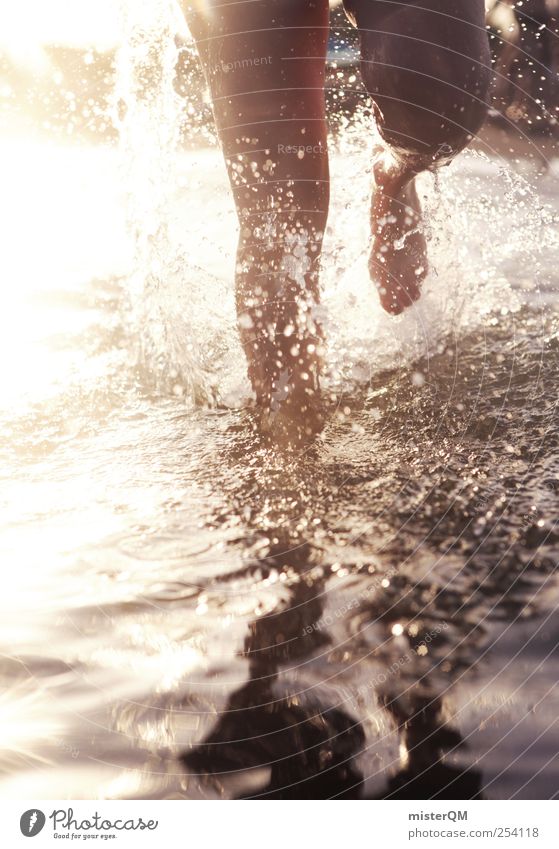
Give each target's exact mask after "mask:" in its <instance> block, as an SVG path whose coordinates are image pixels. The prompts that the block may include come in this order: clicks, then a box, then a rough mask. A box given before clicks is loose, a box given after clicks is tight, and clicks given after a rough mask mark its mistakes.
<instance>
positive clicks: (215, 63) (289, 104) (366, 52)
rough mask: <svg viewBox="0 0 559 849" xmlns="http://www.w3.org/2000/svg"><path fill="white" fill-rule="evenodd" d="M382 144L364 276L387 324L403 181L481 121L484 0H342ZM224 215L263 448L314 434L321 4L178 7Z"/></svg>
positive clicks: (415, 207) (417, 215)
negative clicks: (209, 109) (212, 128)
mask: <svg viewBox="0 0 559 849" xmlns="http://www.w3.org/2000/svg"><path fill="white" fill-rule="evenodd" d="M346 11H347V14H348V17H349V19H350V20H351V22H352V23H353V24H354V25H355V26H357V27H358V29H359V35H360V43H361V71H362V78H363V82H364V84H365V86H366V88H367V90H368V92H369V94H370V95H371V97H372V99H373V103H374V107H375V113H376V118H377V124H378V128H379V131H380V133H381V136H382V137H383V140H384V142H385V146H386V147H385V149H384V150H383V151H382V152H380V153H376V154H375V161H374V163H373V166H374V167H373V170H374V175H375V186H374V188H373V200H372V205H371V213H372V215H371V236H372V249H371V257H370V263H369V267H370V271H371V278H372V280H373V282H374V283H375V284H376V286H377V288H378V290H379V294H380V299H381V303H382V306H383V307H384V309H386V310H387V311H388V312H390V313H393V314H397V313H399V312H402V311H403V310H404V309H405V308H406V307H407V306H409V305H410V304H411V303H413V302H414V301H416V300H417V299H418V298H419V296H420V291H421V283H422V281H423V279H424V277H425V275H426V273H427V269H428V262H427V256H426V244H425V238H424V235H423V233H422V220H421V208H420V205H419V201H418V198H417V194H416V191H415V186H414V181H415V178H416V176H417V174H419V173H420V172H421V171H424V170H426V169H432V168H434V167H436V166H437V165H438V164H440V163H441V162H447V161H449V160H450V159H452V157H453V156H455V155H456V154H457V153H458V152H459V151H460V150H462V149H463V148H464V147H465V146H466V145H467V144H468V142H469V141H470V140H471V138H472V137H473V135H474V134H475V133H476V132H477V130H478V129H479V127H480V125H481V124H482V122H483V119H484V116H485V112H486V100H487V92H488V88H489V83H490V76H491V75H490V70H489V68H490V55H489V48H488V42H487V35H486V31H485V21H484V3H483V0H414V5H413V6H412V5H410V4H409V3H402V2H396V0H346ZM185 13H186V17H187V21H188V23H189V26H190V29H191V32H192V33H193V35H194V37H195V39H196V42H197V46H198V51H199V54H200V57H201V61H202V64H203V66H204V70H205V74H206V78H207V80H208V84H209V86H210V90H211V94H212V99H213V106H214V116H215V122H216V126H217V130H218V134H219V138H220V142H221V146H222V149H223V153H224V156H225V161H226V165H227V169H228V174H229V179H230V182H231V187H232V191H233V195H234V199H235V204H236V207H237V212H238V217H239V225H240V233H239V244H238V251H237V263H236V298H237V312H238V318H239V330H240V334H241V339H242V342H243V347H244V350H245V353H246V356H247V360H248V371H249V377H250V379H251V382H252V386H253V389H254V391H255V394H256V398H257V403H258V406H259V408H260V409H261V410H262V426H263V428H264V429H265V430H267V431H269V432H270V433H271V434H272V435H273V436H274V438H277V439H280V441H281V440H282V439H286V440H287V441H289V442H293V441H295V442H297V441H298V440H301V439H302V440H304V439H306V438H308V437H310V436H312V435H313V434H314V433H316V432H317V431H319V430H320V429H321V427H322V423H323V419H324V417H323V414H322V411H321V402H320V391H319V373H320V365H321V352H322V339H323V337H322V331H321V327H320V321H319V312H318V310H317V306H318V301H319V282H318V271H319V262H320V253H321V249H322V239H323V234H324V230H325V227H326V222H327V215H328V202H329V170H328V154H327V132H326V115H325V108H324V80H325V60H326V52H327V43H328V23H329V7H328V0H261V2H257V3H255V2H250V0H246V2H238V0H235V1H234V2H233V0H204V2H202V0H190V2H189V3H186V4H185Z"/></svg>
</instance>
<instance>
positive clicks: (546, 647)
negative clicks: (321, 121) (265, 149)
mask: <svg viewBox="0 0 559 849" xmlns="http://www.w3.org/2000/svg"><path fill="white" fill-rule="evenodd" d="M338 147H339V150H338V151H337V152H336V153H335V154H334V160H333V168H332V170H333V173H334V175H335V176H334V198H333V205H332V213H331V218H330V229H329V233H328V239H327V245H326V250H325V273H324V288H325V297H324V304H325V313H324V322H325V325H326V327H327V331H328V338H329V353H328V374H327V378H326V388H327V392H328V396H329V399H330V400H329V404H330V415H329V420H328V424H327V427H326V430H325V433H324V436H323V438H322V439H321V440H320V441H318V442H317V443H316V445H315V446H313V447H312V448H310V449H308V450H307V451H306V452H304V453H303V454H302V455H297V456H291V457H289V456H283V457H282V456H279V455H277V454H274V453H273V452H270V451H267V450H265V449H264V448H263V447H262V446H261V445H260V444H259V443H258V441H257V439H256V438H255V436H254V433H253V430H252V427H251V410H250V406H247V401H246V399H247V396H248V395H249V388H248V385H247V383H246V377H245V374H244V366H243V361H242V357H241V353H240V347H239V345H238V342H237V340H236V336H235V332H234V314H233V294H232V289H231V282H230V280H231V272H232V268H233V251H234V239H235V223H234V214H233V210H232V208H231V202H230V199H229V197H228V194H227V191H226V187H225V182H224V179H225V178H224V174H223V168H222V165H221V162H220V159H219V156H218V154H217V153H216V152H215V151H213V150H196V151H192V152H190V153H181V154H176V155H174V156H173V157H172V160H165V161H164V162H160V163H158V164H157V169H159V170H157V169H156V171H155V173H154V172H149V171H148V172H142V163H138V162H133V163H132V165H133V166H134V167H128V177H126V176H123V170H122V168H123V157H122V154H121V153H119V152H118V151H116V150H113V149H111V148H104V147H96V148H94V147H79V146H73V147H63V146H61V145H60V144H50V145H49V144H45V143H41V144H40V145H39V144H35V143H33V142H31V141H29V142H27V143H22V142H21V140H19V139H13V140H11V141H9V142H5V143H4V144H3V149H2V157H1V162H2V171H3V174H2V179H3V185H5V186H7V189H8V191H7V192H6V198H9V202H5V206H4V210H3V215H4V218H3V222H2V232H3V234H4V236H5V250H4V253H3V257H2V259H1V265H2V276H3V278H4V281H5V286H4V294H3V295H2V298H3V303H2V310H1V316H2V318H1V320H2V333H1V334H0V344H1V345H2V348H3V351H2V354H3V357H2V359H3V362H4V369H3V374H2V396H1V397H2V399H3V402H4V403H3V405H2V413H1V418H0V433H1V435H2V442H1V449H0V450H1V456H2V512H3V515H4V523H3V527H2V530H1V532H0V547H1V550H2V565H3V570H4V574H3V578H4V580H3V591H2V595H1V602H0V604H1V606H2V616H1V619H0V623H1V624H0V641H1V654H2V660H1V661H0V670H1V676H2V684H3V686H2V691H1V695H0V747H1V753H0V765H1V774H2V782H1V792H2V794H3V795H4V796H28V797H36V798H40V797H42V798H63V797H69V798H95V797H104V798H107V797H109V798H113V797H118V798H122V797H124V798H138V797H140V798H147V797H149V798H223V797H224V798H237V797H240V796H256V797H261V796H272V797H279V798H281V797H289V796H295V797H305V796H309V797H319V798H321V797H337V796H344V795H345V796H355V797H387V796H388V797H392V798H394V797H405V796H406V795H409V796H411V797H413V798H429V797H433V796H435V797H436V796H437V794H439V795H446V796H447V797H457V798H468V797H476V796H480V795H481V796H483V797H485V798H509V797H512V796H515V797H517V798H548V797H550V796H551V795H553V794H554V793H555V792H556V789H557V787H558V786H559V765H558V754H559V727H558V725H557V716H558V715H559V694H558V693H557V690H556V681H557V675H558V671H559V668H558V659H557V641H558V639H559V618H558V616H557V612H556V605H557V600H558V598H559V587H558V581H557V551H558V540H559V532H558V531H557V528H556V518H557V500H558V497H559V495H558V494H559V437H558V433H557V386H558V385H559V335H558V330H559V313H558V302H557V295H556V292H557V268H559V265H558V263H557V260H558V259H559V237H558V236H557V233H558V229H557V221H558V214H559V212H558V211H559V193H558V191H557V181H556V177H555V176H554V173H555V172H556V169H557V165H556V163H551V167H550V171H549V173H548V174H547V175H546V176H544V177H539V178H536V177H535V176H534V175H533V174H531V173H530V172H529V169H528V173H527V174H526V175H525V176H523V177H519V176H518V175H516V174H514V173H513V171H512V169H511V166H510V165H509V164H508V163H506V162H503V161H502V160H501V159H500V157H499V156H498V154H497V153H496V152H494V151H491V150H486V151H485V152H484V153H483V154H473V153H471V154H468V155H467V156H465V157H463V158H462V160H461V161H460V163H457V164H456V165H455V166H453V168H452V169H448V171H445V173H444V174H443V175H441V180H440V186H439V187H437V186H436V185H434V183H433V181H432V178H431V177H428V178H426V179H425V180H424V183H423V184H422V186H423V193H424V195H425V203H426V207H427V209H428V211H429V222H430V226H431V255H432V266H433V267H432V272H431V275H430V277H429V279H428V281H427V284H426V293H425V296H424V298H423V300H422V302H421V303H420V305H418V306H417V307H414V309H413V310H410V311H409V312H408V313H407V314H406V315H405V316H404V317H403V318H401V319H397V320H394V319H391V318H390V317H388V316H386V315H384V314H382V313H381V311H380V309H379V307H378V304H377V302H376V297H375V294H374V292H373V291H372V287H371V285H370V283H369V281H368V280H367V274H366V247H367V245H366V209H367V202H368V191H369V176H368V173H367V171H368V161H369V159H368V147H367V145H363V144H362V141H359V140H358V141H356V140H355V137H354V135H352V134H351V132H349V131H348V133H347V134H346V135H342V137H341V138H340V139H339V140H338ZM125 164H126V165H127V166H130V162H126V163H125ZM144 164H145V163H144ZM140 172H142V176H139V174H140ZM157 174H159V175H160V176H161V177H162V178H163V177H164V180H163V183H161V182H159V183H157V186H158V189H157V192H155V191H154V190H153V186H154V182H153V181H154V176H157ZM130 176H131V178H132V183H130V182H129V180H128V178H130ZM131 185H132V189H131V188H130V187H131ZM130 196H132V198H133V201H134V204H136V206H135V212H134V204H133V212H132V213H131V211H130V210H131V206H130ZM131 215H132V219H133V221H132V223H133V224H134V221H135V222H136V226H135V228H134V226H133V227H132V228H130V218H131ZM134 215H135V218H134ZM208 403H209V404H210V406H208Z"/></svg>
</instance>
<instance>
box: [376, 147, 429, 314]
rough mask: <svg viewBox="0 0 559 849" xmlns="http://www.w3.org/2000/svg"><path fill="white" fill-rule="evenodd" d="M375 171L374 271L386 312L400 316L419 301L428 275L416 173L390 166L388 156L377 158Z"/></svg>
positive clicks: (402, 167)
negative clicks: (423, 283)
mask: <svg viewBox="0 0 559 849" xmlns="http://www.w3.org/2000/svg"><path fill="white" fill-rule="evenodd" d="M373 172H374V176H375V189H374V192H373V198H372V203H371V231H372V236H373V245H372V249H371V255H370V258H369V272H370V274H371V279H372V280H373V282H374V283H375V285H376V286H377V289H378V291H379V296H380V302H381V304H382V306H383V308H384V309H385V310H386V311H387V312H389V313H392V314H393V315H398V314H399V313H401V312H403V311H404V310H405V309H406V307H409V306H410V305H411V304H413V302H414V301H417V300H418V299H419V297H420V296H421V284H422V282H423V280H424V279H425V277H426V275H427V271H428V262H427V244H426V241H425V236H424V234H423V227H422V216H421V206H420V203H419V198H418V197H417V192H416V190H415V185H414V182H415V174H416V172H415V171H414V170H412V169H410V168H405V167H404V166H399V165H397V164H396V163H392V164H387V162H386V158H385V156H384V152H383V154H381V155H378V158H377V161H376V163H375V165H374V168H373Z"/></svg>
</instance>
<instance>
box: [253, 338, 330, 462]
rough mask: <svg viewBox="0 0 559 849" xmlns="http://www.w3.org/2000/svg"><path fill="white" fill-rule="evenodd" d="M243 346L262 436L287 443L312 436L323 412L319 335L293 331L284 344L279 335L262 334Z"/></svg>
mask: <svg viewBox="0 0 559 849" xmlns="http://www.w3.org/2000/svg"><path fill="white" fill-rule="evenodd" d="M280 339H281V337H280ZM286 339H287V337H284V339H282V341H285V340H286ZM245 350H246V351H247V355H248V366H249V368H248V372H249V377H250V380H251V382H252V386H253V389H254V391H255V394H256V402H257V406H258V409H259V419H260V421H259V430H260V433H261V434H262V436H263V437H264V438H265V439H266V440H268V441H269V442H271V443H273V444H275V445H278V446H283V447H299V446H303V445H305V444H306V443H308V442H310V441H311V440H312V439H313V438H314V437H315V436H316V435H317V434H318V433H320V431H321V430H322V428H323V426H324V418H325V417H324V410H323V404H322V398H321V392H320V380H319V377H320V366H321V354H320V352H321V339H319V337H317V336H307V337H306V338H304V339H299V340H296V339H295V338H294V337H293V336H290V337H289V338H288V345H282V344H281V343H280V344H278V342H277V337H276V340H274V341H271V340H269V339H268V338H266V337H265V336H264V337H261V338H260V339H259V340H254V342H253V344H252V345H245Z"/></svg>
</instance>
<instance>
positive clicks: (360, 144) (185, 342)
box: [115, 0, 558, 405]
mask: <svg viewBox="0 0 559 849" xmlns="http://www.w3.org/2000/svg"><path fill="white" fill-rule="evenodd" d="M122 5H123V10H122V27H123V38H122V48H121V50H120V53H119V58H118V75H117V76H118V82H117V88H116V92H115V97H116V100H115V109H116V111H117V120H118V125H119V129H120V140H121V141H120V146H121V152H122V161H123V166H124V168H125V172H126V181H127V185H128V187H129V199H130V205H129V212H130V223H131V226H132V228H133V231H134V234H135V241H136V261H135V268H134V274H133V275H132V280H131V287H130V292H131V296H132V302H133V304H132V305H133V310H132V314H133V316H134V322H135V325H136V334H135V335H136V336H137V337H138V338H139V339H140V348H141V358H142V362H143V364H144V367H145V368H147V370H148V371H149V374H150V375H151V376H152V377H154V378H155V382H156V384H157V386H158V388H160V389H163V390H164V391H172V392H175V393H176V394H181V395H184V396H185V398H187V399H188V400H189V401H190V402H193V403H213V402H215V401H216V400H218V401H222V402H225V403H227V404H232V405H238V404H240V403H243V401H244V399H245V398H246V396H247V395H248V391H249V388H248V384H247V381H246V375H245V368H244V361H243V357H242V354H241V350H240V346H239V342H238V339H237V334H236V328H235V310H234V297H233V270H234V260H233V256H234V238H235V233H236V228H237V223H236V220H235V215H234V212H233V208H232V202H231V199H230V196H229V193H228V190H227V187H226V180H225V173H224V166H223V164H222V162H221V159H220V157H219V154H218V152H217V151H216V150H215V149H213V150H208V149H205V150H198V151H197V152H194V153H193V152H192V151H190V152H187V151H186V150H185V149H184V147H183V146H181V145H180V144H179V140H181V139H182V140H184V137H185V135H186V136H188V122H189V120H190V118H189V115H190V117H191V113H192V108H191V107H192V105H191V104H190V107H188V105H187V106H186V108H185V103H184V99H183V97H182V96H180V95H179V94H178V93H177V91H178V90H182V94H183V95H184V93H185V91H184V89H185V86H184V85H183V86H180V85H179V86H177V80H176V74H177V57H178V47H177V44H178V42H177V33H179V32H182V31H183V30H184V26H185V25H184V20H183V18H182V15H181V12H180V9H179V7H178V6H177V4H176V3H174V2H171V0H150V2H148V0H138V2H135V3H133V4H131V3H124V2H123V4H122ZM377 143H378V137H376V136H375V129H374V126H373V124H372V119H371V117H370V113H368V112H367V111H364V112H362V113H358V114H355V115H353V116H352V120H351V122H349V121H348V122H346V126H345V129H343V131H342V132H341V133H340V134H339V135H338V136H337V138H336V139H335V140H334V141H333V142H332V145H331V158H332V168H331V171H332V174H333V191H332V195H333V198H332V204H331V211H330V220H329V229H328V233H327V238H326V244H325V250H324V261H323V266H324V268H323V275H322V285H323V291H324V296H323V307H322V313H321V316H320V317H321V320H322V322H323V324H324V326H325V329H326V334H327V340H328V344H329V352H328V374H327V380H326V384H327V386H329V387H330V388H331V389H332V390H333V391H336V390H339V389H342V390H344V391H346V390H347V389H348V388H350V387H352V386H353V385H355V384H359V383H362V382H363V381H366V380H367V379H368V378H369V377H370V376H371V374H372V373H373V372H376V371H378V370H379V369H383V368H388V367H393V366H394V365H396V364H397V365H402V364H404V365H405V364H406V363H410V362H412V361H413V360H414V359H415V358H417V357H418V356H422V355H425V354H426V353H429V352H431V351H434V350H437V348H438V349H440V346H441V343H443V342H444V339H445V337H449V336H451V337H456V336H458V335H460V334H462V333H464V332H467V331H470V330H472V329H474V328H476V327H479V326H482V325H485V324H487V323H491V322H493V323H494V322H495V321H499V320H506V316H507V315H508V314H509V313H510V312H511V311H515V310H517V309H518V308H519V306H520V305H521V303H522V300H523V297H524V295H525V293H526V291H528V290H531V291H532V292H533V291H534V287H535V288H536V289H537V287H538V286H539V280H538V273H539V272H538V267H539V254H540V252H541V249H542V246H545V248H546V249H547V250H557V241H558V239H557V228H556V215H555V213H554V212H553V211H552V210H551V209H550V208H547V207H546V206H545V204H544V203H542V202H540V200H539V198H538V194H537V192H536V191H535V190H534V189H533V188H532V187H530V185H529V184H528V183H527V181H526V180H525V179H524V178H522V177H520V176H518V175H516V174H514V173H513V172H512V170H511V168H510V167H509V166H508V165H506V164H504V163H503V162H502V161H500V158H499V157H496V156H487V155H484V154H481V153H472V152H470V153H467V154H464V155H463V156H462V157H460V159H459V161H458V162H456V163H454V164H453V165H452V167H451V168H449V169H443V172H442V173H441V174H439V176H438V177H437V178H434V177H433V176H432V175H430V174H427V175H424V176H423V177H422V178H421V183H420V195H421V197H422V201H423V205H424V209H425V213H426V215H425V218H426V226H427V229H428V236H429V241H430V268H431V270H430V274H429V276H428V278H427V280H426V282H425V286H424V296H423V297H422V299H421V301H420V302H419V303H418V304H417V305H414V307H412V308H411V309H409V310H407V311H406V313H405V314H404V315H403V316H402V317H400V318H397V319H394V318H392V317H390V316H388V315H386V314H385V313H383V311H382V310H381V308H380V306H379V304H378V301H377V297H376V294H375V291H374V287H373V285H372V284H371V282H370V280H369V276H368V271H367V255H368V247H369V229H368V228H369V225H368V208H369V198H370V190H371V183H372V179H371V150H372V148H373V147H374V146H375V145H376V144H377ZM496 317H497V318H496Z"/></svg>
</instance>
